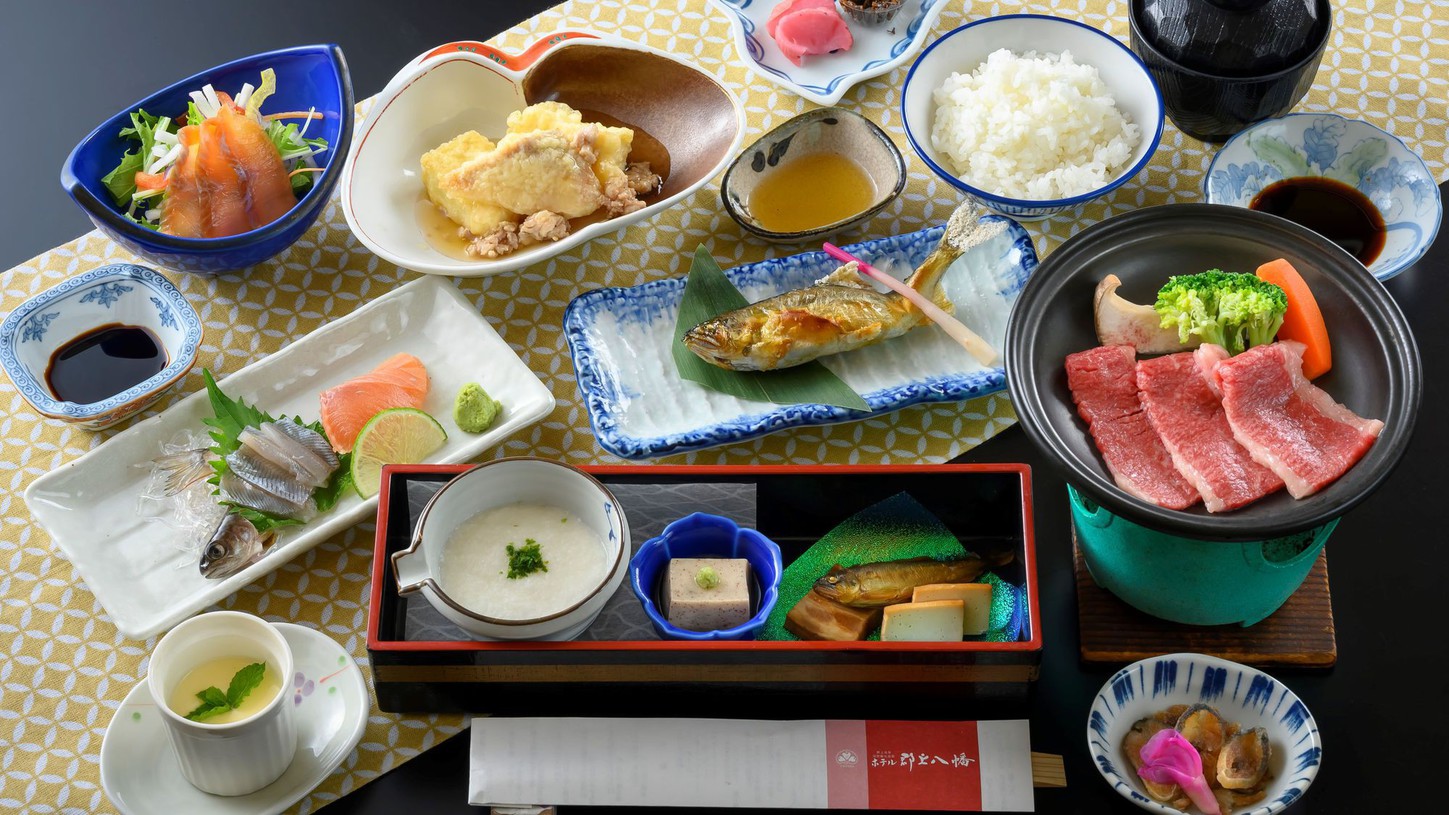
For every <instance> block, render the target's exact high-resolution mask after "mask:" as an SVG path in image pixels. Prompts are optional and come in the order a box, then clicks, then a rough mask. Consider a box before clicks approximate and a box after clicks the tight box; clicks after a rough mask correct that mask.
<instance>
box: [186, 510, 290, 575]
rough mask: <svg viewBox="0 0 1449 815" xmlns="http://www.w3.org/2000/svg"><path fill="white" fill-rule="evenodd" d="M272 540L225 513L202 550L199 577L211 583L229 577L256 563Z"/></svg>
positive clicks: (230, 513)
mask: <svg viewBox="0 0 1449 815" xmlns="http://www.w3.org/2000/svg"><path fill="white" fill-rule="evenodd" d="M275 538H276V533H275V532H267V533H266V534H263V533H261V532H258V531H257V528H256V527H255V526H253V525H252V522H251V521H248V520H247V519H246V518H243V517H242V516H240V515H237V514H236V513H232V512H228V513H227V514H226V516H225V517H223V518H222V519H221V524H220V525H219V526H217V528H216V532H215V533H213V534H212V536H211V540H209V541H207V542H206V546H205V547H204V548H202V550H201V576H202V577H205V578H207V579H210V580H221V579H222V578H226V577H231V576H232V575H234V574H236V573H237V572H239V571H241V570H242V569H245V568H246V567H248V566H250V565H252V564H253V563H256V562H257V561H258V560H259V559H260V558H261V556H262V554H263V553H264V552H265V551H266V548H267V546H268V545H269V544H270V543H271V542H272V541H273V540H274V539H275Z"/></svg>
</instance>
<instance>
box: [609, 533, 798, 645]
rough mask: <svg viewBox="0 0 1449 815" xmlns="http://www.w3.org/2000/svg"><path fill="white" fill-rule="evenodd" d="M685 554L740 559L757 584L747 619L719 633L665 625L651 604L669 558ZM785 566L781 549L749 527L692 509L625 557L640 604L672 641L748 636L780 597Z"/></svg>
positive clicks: (666, 621) (658, 628)
mask: <svg viewBox="0 0 1449 815" xmlns="http://www.w3.org/2000/svg"><path fill="white" fill-rule="evenodd" d="M677 557H679V558H685V557H724V558H744V559H745V560H748V561H749V562H750V571H751V572H752V573H753V575H754V579H755V582H756V583H757V584H758V587H759V607H758V608H757V609H755V616H753V617H751V618H750V619H749V620H748V621H746V622H744V623H741V624H740V625H737V626H735V627H734V628H726V629H722V630H718V631H687V630H685V629H683V628H678V627H676V626H673V625H670V624H669V621H668V620H666V619H665V618H664V614H663V613H662V612H660V610H659V606H658V605H657V604H656V603H655V602H654V596H655V592H656V590H657V589H658V588H659V583H660V581H661V580H663V577H664V570H665V569H666V568H668V566H669V561H670V560H673V559H674V558H677ZM783 571H784V566H783V565H782V563H781V560H780V547H778V546H776V545H775V542H774V541H772V540H770V539H769V538H767V537H765V536H764V535H761V534H760V533H759V532H756V531H755V530H753V529H746V528H743V527H741V526H740V525H739V524H736V523H735V522H734V521H731V520H730V519H729V518H722V517H720V516H718V515H707V514H705V513H703V512H696V513H694V514H692V515H687V516H685V517H683V518H680V519H679V520H677V521H675V522H674V523H672V524H670V525H669V526H666V527H665V528H664V532H663V533H661V534H660V535H659V537H657V538H650V539H649V540H647V541H645V542H644V545H643V546H640V547H639V551H637V552H635V553H634V557H633V558H632V559H631V560H630V561H629V585H631V586H633V587H634V595H635V596H636V597H638V598H639V602H640V603H642V604H643V605H644V613H645V614H648V615H649V620H650V621H651V622H653V623H654V630H655V631H657V632H659V636H661V637H663V638H664V639H671V640H695V641H699V642H705V641H711V640H748V639H754V638H755V632H756V631H758V630H759V628H760V626H762V625H764V624H765V619H766V618H768V617H769V616H770V611H771V610H772V609H774V608H775V601H776V600H777V599H779V595H780V574H781V572H783Z"/></svg>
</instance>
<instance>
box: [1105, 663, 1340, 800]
mask: <svg viewBox="0 0 1449 815" xmlns="http://www.w3.org/2000/svg"><path fill="white" fill-rule="evenodd" d="M1087 749H1088V750H1089V751H1090V752H1091V754H1092V759H1093V761H1094V762H1095V763H1096V765H1097V771H1098V772H1100V773H1101V774H1102V777H1103V778H1104V779H1106V780H1107V783H1109V784H1111V785H1112V787H1113V789H1115V790H1117V792H1118V793H1120V794H1121V795H1122V797H1124V798H1126V799H1127V800H1129V801H1131V802H1132V803H1134V804H1136V805H1137V806H1139V807H1141V808H1142V809H1145V810H1147V811H1149V812H1160V813H1164V814H1166V813H1172V814H1173V815H1175V814H1176V813H1180V812H1194V813H1202V812H1205V811H1209V810H1208V809H1207V807H1211V806H1216V807H1217V809H1218V810H1219V811H1220V812H1222V813H1223V815H1243V814H1244V813H1251V815H1276V813H1279V812H1282V811H1283V810H1285V809H1287V808H1288V807H1289V806H1291V805H1292V804H1293V803H1295V802H1296V801H1297V800H1298V799H1299V798H1301V797H1303V793H1304V792H1305V791H1307V789H1308V787H1309V785H1310V784H1312V783H1313V779H1314V777H1315V776H1316V775H1317V774H1318V767H1319V764H1320V763H1321V761H1322V757H1323V748H1322V742H1321V740H1320V738H1319V733H1318V724H1317V722H1315V721H1314V719H1313V714H1312V713H1309V712H1308V708H1307V707H1306V706H1305V705H1304V704H1303V701H1302V700H1301V699H1299V698H1298V697H1297V696H1296V695H1295V694H1294V693H1293V691H1291V690H1289V688H1288V687H1287V686H1286V685H1284V684H1283V683H1282V682H1280V681H1278V680H1277V679H1274V678H1273V677H1271V676H1269V675H1268V674H1266V673H1264V672H1262V671H1260V670H1258V669H1256V668H1250V667H1248V666H1246V665H1239V664H1238V663H1236V662H1229V661H1228V660H1225V659H1218V658H1217V657H1211V656H1206V655H1203V654H1167V655H1164V656H1158V657H1152V658H1150V659H1144V660H1141V661H1139V662H1134V663H1132V664H1131V665H1128V666H1127V667H1125V668H1123V669H1122V670H1120V671H1118V672H1117V673H1116V674H1114V675H1113V676H1112V678H1111V679H1109V680H1108V681H1107V684H1105V685H1103V686H1102V689H1101V690H1100V691H1098V693H1097V697H1096V699H1095V701H1094V702H1093V704H1092V710H1091V713H1090V714H1089V716H1088V719H1087ZM1205 805H1206V806H1205Z"/></svg>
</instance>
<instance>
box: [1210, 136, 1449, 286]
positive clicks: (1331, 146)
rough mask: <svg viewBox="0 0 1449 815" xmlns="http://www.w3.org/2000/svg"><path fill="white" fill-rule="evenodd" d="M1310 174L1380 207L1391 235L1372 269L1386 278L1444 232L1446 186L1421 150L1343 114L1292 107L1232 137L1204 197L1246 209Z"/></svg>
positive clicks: (1411, 261)
mask: <svg viewBox="0 0 1449 815" xmlns="http://www.w3.org/2000/svg"><path fill="white" fill-rule="evenodd" d="M1303 177H1323V178H1331V179H1334V180H1336V181H1341V182H1343V183H1344V184H1347V185H1348V186H1350V187H1353V188H1354V189H1357V190H1358V191H1359V192H1361V193H1363V194H1364V195H1365V196H1367V197H1368V199H1369V201H1371V202H1373V205H1374V206H1375V207H1377V208H1378V211H1379V214H1381V215H1382V216H1383V218H1384V226H1385V228H1386V229H1387V230H1388V233H1387V235H1386V236H1385V238H1384V248H1383V251H1381V252H1379V256H1378V257H1377V258H1375V259H1374V262H1373V263H1371V264H1369V266H1368V270H1369V271H1370V272H1371V273H1373V276H1374V277H1376V278H1378V279H1379V280H1388V279H1389V278H1391V277H1393V276H1394V275H1397V274H1399V273H1400V272H1402V271H1404V270H1405V269H1407V268H1409V267H1410V266H1412V265H1413V264H1414V262H1415V261H1417V260H1418V259H1419V258H1421V257H1423V256H1424V253H1425V252H1427V251H1429V246H1430V244H1432V243H1433V242H1434V236H1435V235H1437V234H1439V222H1440V221H1441V220H1442V218H1443V214H1444V209H1443V204H1442V203H1441V201H1440V200H1439V186H1438V184H1436V183H1435V182H1434V174H1433V173H1432V172H1430V171H1429V166H1428V165H1427V164H1425V163H1424V160H1423V159H1422V158H1420V157H1419V154H1418V153H1415V152H1414V151H1413V150H1412V149H1411V148H1410V147H1409V146H1408V145H1406V144H1404V143H1403V142H1402V141H1400V140H1399V139H1398V138H1397V137H1395V136H1394V135H1393V134H1391V133H1387V132H1385V131H1383V130H1380V129H1379V128H1377V127H1374V126H1373V125H1371V124H1369V123H1368V122H1364V121H1360V120H1358V119H1347V118H1344V117H1343V116H1339V115H1338V114H1336V113H1291V114H1289V115H1287V116H1283V117H1280V118H1277V119H1269V120H1267V121H1264V122H1259V123H1258V124H1255V125H1253V126H1252V127H1250V128H1248V129H1247V130H1244V131H1243V132H1241V133H1239V134H1237V135H1236V136H1233V137H1232V138H1231V139H1229V140H1228V142H1227V143H1226V144H1224V145H1223V147H1222V149H1221V150H1219V151H1218V153H1217V155H1216V156H1213V160H1212V163H1211V164H1209V165H1208V171H1207V175H1206V176H1204V181H1203V195H1204V197H1206V198H1207V201H1208V203H1209V204H1228V205H1231V206H1235V207H1247V206H1249V205H1250V204H1252V202H1253V198H1254V197H1255V196H1257V194H1258V193H1259V192H1262V190H1263V188H1264V187H1267V186H1268V185H1269V184H1272V183H1273V182H1275V181H1282V180H1283V179H1286V178H1303Z"/></svg>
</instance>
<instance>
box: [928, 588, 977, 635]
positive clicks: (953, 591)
mask: <svg viewBox="0 0 1449 815" xmlns="http://www.w3.org/2000/svg"><path fill="white" fill-rule="evenodd" d="M935 600H960V601H961V602H962V603H964V604H965V606H966V617H965V620H964V621H963V626H964V627H963V628H962V630H961V633H963V634H970V635H972V636H975V635H978V634H985V633H986V629H987V628H989V627H991V584H990V583H932V584H930V585H927V586H917V587H916V589H915V591H914V592H912V594H911V602H912V603H929V602H932V601H935Z"/></svg>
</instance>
